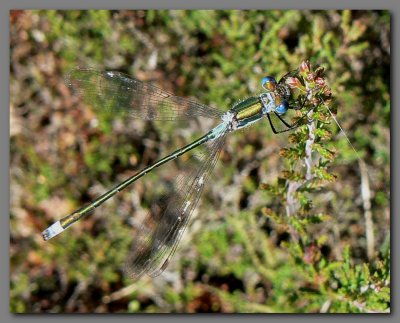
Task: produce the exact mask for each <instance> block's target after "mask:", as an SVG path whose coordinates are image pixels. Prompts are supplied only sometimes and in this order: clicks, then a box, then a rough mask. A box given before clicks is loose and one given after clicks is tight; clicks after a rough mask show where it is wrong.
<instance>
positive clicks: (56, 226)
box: [42, 221, 64, 241]
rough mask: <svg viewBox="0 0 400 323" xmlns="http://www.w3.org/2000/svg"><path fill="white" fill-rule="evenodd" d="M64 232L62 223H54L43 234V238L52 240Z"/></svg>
mask: <svg viewBox="0 0 400 323" xmlns="http://www.w3.org/2000/svg"><path fill="white" fill-rule="evenodd" d="M63 231H64V228H63V227H62V226H61V223H60V221H57V222H55V223H53V224H52V225H51V226H49V227H48V228H47V229H46V230H44V231H43V232H42V236H43V239H44V240H46V241H47V240H50V239H51V238H53V237H55V236H56V235H58V234H60V233H61V232H63Z"/></svg>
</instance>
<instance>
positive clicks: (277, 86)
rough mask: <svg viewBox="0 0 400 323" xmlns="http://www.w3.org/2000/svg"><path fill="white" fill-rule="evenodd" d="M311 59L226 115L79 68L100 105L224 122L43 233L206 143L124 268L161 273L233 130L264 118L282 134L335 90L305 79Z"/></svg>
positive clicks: (91, 99)
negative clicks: (194, 165) (226, 138)
mask: <svg viewBox="0 0 400 323" xmlns="http://www.w3.org/2000/svg"><path fill="white" fill-rule="evenodd" d="M307 64H308V63H306V62H303V63H302V65H301V66H300V68H299V69H297V70H294V71H292V72H289V73H287V74H286V75H285V76H283V77H282V78H281V79H280V80H279V82H277V81H276V80H275V78H273V77H271V76H267V77H264V78H263V79H262V82H261V85H262V87H263V88H264V90H265V91H264V92H262V93H261V94H259V95H257V96H253V97H249V98H247V99H245V100H243V101H240V102H239V103H237V104H235V105H234V106H233V107H232V108H230V109H229V110H228V111H226V112H225V113H222V112H220V111H219V110H217V109H214V108H211V107H209V106H207V105H204V104H201V103H197V102H194V101H191V100H189V99H185V98H181V97H178V96H174V95H172V94H170V93H167V92H165V91H163V90H161V89H159V88H157V87H155V86H153V85H150V84H147V83H143V82H141V81H139V80H136V79H133V78H130V77H128V76H126V75H124V74H122V73H119V72H108V71H97V70H93V69H75V70H73V71H72V72H71V73H70V75H69V77H68V81H67V83H68V85H70V86H71V87H72V88H73V89H74V90H76V91H77V92H78V93H79V94H80V96H81V98H82V99H83V100H84V101H85V102H86V103H88V104H90V105H92V106H94V107H95V108H97V109H106V110H113V111H114V110H115V111H116V112H119V113H126V114H129V115H131V116H133V117H137V118H142V119H146V120H184V119H190V118H196V117H205V118H211V119H217V120H220V123H219V124H218V125H217V126H216V127H215V128H213V129H212V130H210V131H209V132H208V133H206V134H205V135H203V136H202V137H200V138H199V139H197V140H195V141H193V142H192V143H190V144H188V145H186V146H184V147H182V148H179V149H178V150H176V151H174V152H173V153H171V154H170V155H168V156H166V157H164V158H162V159H160V160H159V161H157V162H155V163H154V164H152V165H150V166H148V167H146V168H144V169H143V170H141V171H140V172H138V173H137V174H135V175H134V176H132V177H130V178H128V179H126V180H125V181H123V182H122V183H120V184H118V185H117V186H115V187H114V188H112V189H111V190H109V191H108V192H106V193H104V194H103V195H101V196H100V197H98V198H97V199H96V200H94V201H93V202H91V203H90V204H88V205H86V206H83V207H82V208H80V209H78V210H76V211H74V212H73V213H71V214H70V215H67V216H66V217H64V218H62V219H61V220H59V221H57V222H55V223H54V224H52V225H51V226H50V227H48V228H47V229H46V230H44V231H43V233H42V234H43V237H44V239H45V240H49V239H51V238H53V237H54V236H56V235H58V234H59V233H61V232H62V231H64V230H65V229H67V228H68V227H69V226H71V225H72V224H73V223H75V222H76V221H78V220H80V219H81V218H83V217H85V216H86V215H88V214H89V213H91V212H92V211H93V210H94V209H95V208H96V207H98V206H99V205H101V204H103V203H104V202H105V201H107V200H108V199H109V198H111V197H112V196H114V195H115V194H116V193H118V192H119V191H121V190H123V189H124V188H126V187H128V186H129V185H130V184H132V183H133V182H135V181H136V180H138V179H139V178H141V177H142V176H144V175H146V174H147V173H149V172H151V171H152V170H153V169H155V168H157V167H158V166H161V165H163V164H165V163H166V162H168V161H170V160H173V159H175V158H177V157H178V156H181V155H183V154H185V153H187V152H189V151H191V150H192V149H194V148H196V147H198V146H200V145H202V146H203V147H205V150H204V153H202V154H200V155H198V156H196V157H197V159H198V160H197V161H198V162H199V163H198V164H197V165H198V166H196V167H192V168H191V169H189V172H188V173H187V175H186V176H183V177H182V178H178V179H176V180H175V185H174V186H175V191H174V192H173V194H172V195H171V196H170V197H169V199H168V201H167V203H166V204H165V208H164V209H163V210H162V211H161V214H160V215H159V216H157V217H155V216H153V215H152V214H151V212H149V213H148V214H147V216H146V217H145V218H144V220H143V222H142V223H141V226H140V229H139V230H137V231H136V234H135V237H134V241H133V247H132V250H131V252H130V254H129V256H128V258H127V262H126V266H125V268H126V272H127V273H128V274H129V275H130V276H131V277H135V278H137V277H139V276H140V275H142V274H143V273H147V274H149V275H150V276H157V275H158V274H160V273H161V272H162V271H163V270H164V269H165V268H166V266H167V264H168V262H169V259H170V257H171V256H172V255H173V253H174V251H175V249H176V247H177V244H178V242H179V240H180V238H181V236H182V234H183V232H184V229H185V228H186V226H187V224H188V221H189V218H190V215H191V213H192V211H193V210H194V208H195V206H196V204H197V202H198V200H199V197H200V195H201V192H202V191H203V188H204V185H205V184H206V182H207V180H208V179H209V176H210V174H211V171H212V169H213V168H214V165H215V163H216V161H217V159H218V156H219V154H220V152H221V149H222V146H223V144H224V141H225V137H226V135H227V134H228V133H230V132H234V131H236V130H239V129H242V128H245V127H248V126H249V125H251V124H253V123H255V122H257V121H260V120H263V119H267V120H268V122H269V124H270V126H271V129H272V131H273V132H274V133H276V134H277V133H280V132H285V131H288V130H291V129H294V128H296V127H298V126H299V125H302V124H305V123H307V118H308V117H309V112H311V111H312V110H313V109H314V108H315V107H317V106H318V104H319V103H320V102H319V101H318V100H317V102H316V101H315V98H316V97H317V96H320V95H322V94H323V93H325V94H327V93H328V92H327V86H326V85H325V83H323V84H322V83H321V82H320V84H319V85H318V82H314V83H313V84H314V85H315V86H314V87H309V86H306V85H307V84H309V83H308V82H309V81H310V80H308V81H307V79H306V78H304V77H301V75H302V73H301V72H304V69H305V68H306V67H308V68H309V65H307ZM302 69H303V70H302ZM322 71H323V70H322V69H321V68H320V69H319V70H318V69H317V70H316V71H315V73H314V74H313V75H314V76H313V77H314V80H316V79H317V78H318V77H319V78H320V79H322V77H321V75H322ZM306 72H307V71H306ZM304 75H305V74H304V73H303V76H304ZM299 84H301V85H302V87H303V88H304V89H305V90H304V91H303V93H300V94H298V95H297V96H295V95H294V94H293V89H295V88H298V86H297V85H299ZM310 84H311V83H310ZM328 90H329V89H328ZM324 91H325V92H324ZM329 95H330V92H329ZM326 97H327V96H325V98H326Z"/></svg>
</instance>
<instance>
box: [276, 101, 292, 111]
mask: <svg viewBox="0 0 400 323" xmlns="http://www.w3.org/2000/svg"><path fill="white" fill-rule="evenodd" d="M288 109H289V102H288V101H286V100H282V102H281V103H280V104H279V105H278V107H277V108H276V109H275V112H276V113H278V114H284V113H286V111H287V110H288Z"/></svg>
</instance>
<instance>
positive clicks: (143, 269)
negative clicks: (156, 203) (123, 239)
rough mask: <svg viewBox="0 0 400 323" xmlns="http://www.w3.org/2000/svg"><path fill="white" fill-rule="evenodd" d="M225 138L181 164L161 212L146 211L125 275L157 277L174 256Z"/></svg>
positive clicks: (210, 143) (205, 146)
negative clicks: (177, 176)
mask: <svg viewBox="0 0 400 323" xmlns="http://www.w3.org/2000/svg"><path fill="white" fill-rule="evenodd" d="M225 136H226V133H225V134H224V135H222V136H221V137H219V138H218V139H215V140H213V141H211V142H208V143H206V144H204V145H202V146H201V147H198V148H199V149H202V151H201V152H200V153H197V154H196V155H194V156H192V157H191V158H190V159H189V160H188V161H186V162H185V166H186V167H185V168H186V172H185V173H184V175H182V176H181V177H179V178H177V179H176V180H175V185H174V190H173V191H172V193H171V194H170V195H169V196H168V197H167V198H165V199H164V200H163V201H162V206H161V211H160V212H158V214H157V208H155V210H153V212H149V213H148V214H147V215H146V217H145V218H144V220H143V222H142V224H141V226H140V227H139V229H138V230H137V231H136V236H135V237H134V240H133V243H132V249H131V251H130V254H129V256H128V258H127V261H126V263H125V268H124V269H125V270H124V271H125V273H126V274H127V275H128V276H130V277H131V278H134V279H137V278H138V277H140V276H141V275H143V274H144V273H147V274H149V275H150V276H152V277H155V276H158V275H159V274H161V273H162V272H163V271H164V269H165V268H166V267H167V265H168V263H169V260H170V258H171V257H172V255H173V254H174V252H175V250H176V248H177V246H178V243H179V241H180V239H181V237H182V234H183V232H184V231H185V228H186V226H187V224H188V222H189V219H190V216H191V214H192V212H193V210H194V209H195V207H196V204H197V202H198V201H199V198H200V195H201V193H202V191H203V188H204V185H205V183H206V182H207V180H208V179H209V176H210V174H211V172H212V170H213V168H214V166H215V163H216V162H217V160H218V156H219V154H220V152H221V149H222V146H223V144H224V142H225Z"/></svg>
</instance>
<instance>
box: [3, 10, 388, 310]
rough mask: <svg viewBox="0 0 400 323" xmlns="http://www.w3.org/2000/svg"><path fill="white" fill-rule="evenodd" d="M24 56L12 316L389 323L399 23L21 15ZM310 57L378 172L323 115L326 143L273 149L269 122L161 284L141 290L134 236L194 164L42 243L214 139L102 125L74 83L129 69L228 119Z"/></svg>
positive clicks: (16, 16) (17, 115) (294, 142)
mask: <svg viewBox="0 0 400 323" xmlns="http://www.w3.org/2000/svg"><path fill="white" fill-rule="evenodd" d="M10 44H11V45H10V46H11V52H10V55H11V66H10V69H11V83H10V97H11V102H10V118H11V121H10V145H11V169H10V179H11V184H10V185H11V186H10V198H11V200H10V205H11V206H10V208H11V210H10V214H11V221H10V226H11V238H10V239H11V240H10V241H11V246H10V256H11V277H10V289H11V291H10V298H11V300H10V311H12V312H18V313H27V312H28V313H29V312H57V313H58V312H99V313H101V312H246V313H247V312H251V313H253V312H263V313H270V312H273V313H277V312H278V313H281V312H290V313H315V312H340V313H343V312H346V313H347V312H351V313H369V312H379V313H387V312H389V311H390V267H389V266H390V232H389V226H390V164H389V162H390V148H389V142H390V93H389V88H390V13H389V12H387V11H236V10H233V11H12V12H11V13H10ZM305 59H309V60H310V62H311V66H312V68H314V66H315V65H317V64H318V65H321V66H323V67H324V68H325V75H324V78H325V80H326V82H327V84H328V85H329V87H330V88H331V91H332V95H333V100H332V101H331V102H330V105H329V107H330V108H331V110H332V111H337V118H338V120H339V122H340V123H341V125H342V127H343V128H344V129H345V130H346V133H347V135H348V136H349V138H350V140H351V142H352V143H353V145H354V146H355V147H356V149H357V151H358V154H359V155H360V156H361V158H362V160H363V162H359V161H358V159H357V154H356V153H355V152H354V151H353V150H352V148H351V146H350V145H349V143H348V142H347V141H346V139H345V137H344V136H343V134H342V133H341V132H340V131H339V129H338V127H337V125H336V124H335V123H334V122H333V120H332V118H331V115H330V114H329V112H328V110H327V109H326V108H325V107H324V105H321V104H319V106H318V111H317V112H315V113H314V114H313V115H312V117H313V120H314V121H313V125H314V126H315V128H312V129H311V128H310V126H309V127H307V126H306V125H305V126H302V127H301V128H299V129H298V130H297V131H296V132H291V133H288V134H282V135H274V134H273V133H272V131H271V129H270V128H269V124H268V123H267V121H266V122H265V123H264V124H263V123H259V124H257V125H255V126H253V127H251V128H250V129H248V130H245V131H243V132H241V133H237V134H232V135H231V136H229V138H228V140H227V143H226V145H225V148H224V151H223V153H222V154H221V158H220V161H219V163H218V165H217V167H216V169H215V171H214V174H213V176H212V181H211V182H210V183H209V185H208V187H209V189H208V190H206V191H205V193H204V194H203V196H202V199H201V202H200V203H199V205H198V207H197V210H196V211H195V212H194V215H193V220H192V221H191V224H190V226H189V227H188V229H187V230H186V232H185V234H184V236H183V239H182V241H181V243H180V245H179V247H178V250H177V252H176V253H175V255H174V257H173V259H172V261H171V263H170V265H169V267H168V268H167V270H166V272H165V273H164V274H163V275H162V276H160V277H157V278H155V279H151V278H149V277H147V276H145V277H143V278H141V279H140V280H139V281H137V282H134V281H131V280H129V279H128V278H127V277H124V276H123V274H122V270H121V265H122V263H123V260H124V259H125V257H126V255H127V252H128V249H129V244H130V241H131V238H132V229H131V224H132V220H134V219H135V218H137V217H140V216H141V214H143V213H144V212H146V211H147V210H148V208H149V207H150V206H151V205H152V201H154V200H155V199H157V198H158V197H159V190H160V186H161V185H160V184H161V182H163V183H164V181H166V179H164V177H163V172H164V173H165V175H166V176H167V178H168V177H169V178H171V176H172V177H174V176H177V175H178V174H179V166H180V161H179V160H178V161H177V162H176V163H175V164H174V163H171V165H169V166H167V167H165V168H164V169H163V170H160V171H157V172H152V173H150V174H148V175H147V176H146V177H145V178H144V179H143V180H140V181H139V182H137V183H135V185H134V186H132V189H130V190H129V189H128V190H127V192H121V193H120V194H119V195H118V196H116V197H114V198H113V199H112V200H110V201H109V202H107V203H106V204H105V205H104V206H102V207H101V208H99V209H98V210H96V212H95V213H94V214H93V215H92V216H91V217H90V218H88V219H86V220H85V221H83V222H82V223H81V224H79V225H77V226H76V227H73V228H71V229H68V231H66V232H65V233H63V234H62V235H60V236H59V237H57V238H55V239H54V240H51V241H50V242H44V241H43V240H42V238H41V236H40V232H41V231H42V230H43V229H44V228H46V227H47V226H48V225H49V224H50V223H51V222H53V221H54V220H56V219H59V218H60V217H62V216H64V215H66V214H68V213H69V212H70V211H72V210H73V209H75V208H77V207H79V206H81V205H82V204H85V203H87V202H89V201H90V200H92V199H94V198H96V197H97V196H98V195H100V194H102V193H103V192H104V191H105V190H107V189H109V188H110V187H111V186H113V185H114V184H116V183H117V182H119V181H121V180H123V179H125V178H127V177H128V176H130V175H132V174H133V173H134V172H135V171H137V170H138V169H140V168H142V167H143V166H146V165H148V164H150V163H152V162H154V161H155V160H157V159H159V158H160V157H163V156H164V155H166V154H167V153H169V152H171V151H172V150H173V149H175V148H177V147H179V146H183V145H184V144H186V143H188V142H190V141H191V140H193V139H196V138H198V137H199V136H200V135H201V134H203V133H204V132H205V131H206V130H208V129H210V128H211V126H212V125H210V124H208V123H207V122H204V123H200V122H199V123H197V122H190V123H182V124H179V125H178V126H177V124H176V123H167V122H147V123H146V122H143V121H140V120H134V119H129V118H126V117H123V116H118V115H112V114H110V113H108V114H107V113H104V114H100V115H95V114H94V112H93V110H92V109H91V108H90V105H89V104H87V105H85V104H83V103H82V102H79V100H77V99H76V97H74V95H73V93H70V91H69V90H68V88H67V87H66V86H65V83H64V81H63V79H64V77H65V75H66V73H67V72H68V71H69V70H70V69H72V68H74V67H76V66H85V67H87V66H89V67H90V66H91V67H97V68H101V69H108V70H120V71H122V72H125V73H127V74H130V75H134V76H135V77H137V78H139V79H141V80H145V81H150V82H153V83H155V84H157V85H159V86H160V87H162V88H163V89H165V90H168V91H170V92H172V93H174V94H176V95H179V96H185V97H193V98H195V99H196V100H198V101H200V102H203V103H205V104H209V105H212V106H215V107H219V108H220V109H224V110H225V109H228V108H229V107H230V106H231V105H232V104H233V103H235V102H237V101H238V100H240V99H242V98H244V97H246V96H250V95H254V94H255V93H258V92H260V91H261V86H260V80H261V79H262V77H264V76H266V75H272V76H275V77H277V78H279V77H281V76H283V75H284V74H285V73H286V72H288V71H290V70H293V69H295V68H297V67H299V66H300V64H301V62H302V61H304V60H305ZM310 132H313V133H314V137H313V139H312V140H311V139H310ZM307 145H308V146H307ZM307 147H308V148H309V149H311V151H312V155H311V156H312V158H311V160H310V161H311V162H312V163H311V164H310V165H311V166H310V167H305V166H304V160H305V157H307V156H306V155H305V152H306V151H307ZM182 158H184V157H182ZM299 184H303V185H299Z"/></svg>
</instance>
